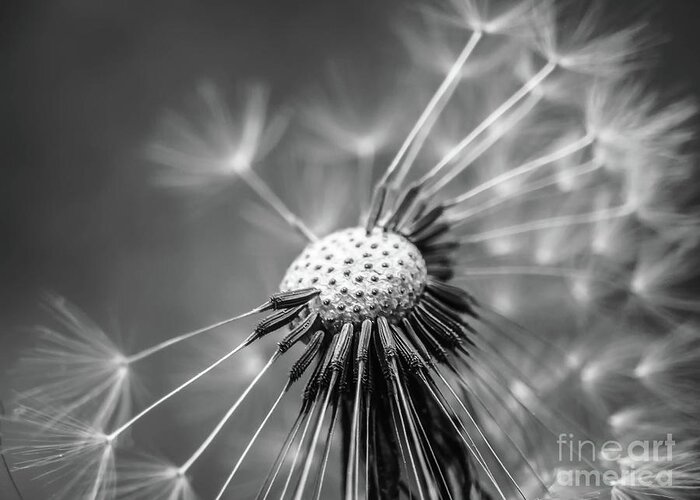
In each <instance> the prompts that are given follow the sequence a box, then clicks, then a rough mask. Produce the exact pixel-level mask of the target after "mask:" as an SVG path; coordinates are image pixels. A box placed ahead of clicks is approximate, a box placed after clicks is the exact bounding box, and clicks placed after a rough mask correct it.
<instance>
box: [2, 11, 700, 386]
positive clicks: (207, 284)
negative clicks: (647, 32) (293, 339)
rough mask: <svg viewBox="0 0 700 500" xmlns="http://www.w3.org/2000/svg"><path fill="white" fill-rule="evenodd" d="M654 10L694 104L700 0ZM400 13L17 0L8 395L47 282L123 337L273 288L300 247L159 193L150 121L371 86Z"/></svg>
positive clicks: (7, 79) (206, 318)
mask: <svg viewBox="0 0 700 500" xmlns="http://www.w3.org/2000/svg"><path fill="white" fill-rule="evenodd" d="M610 1H612V0H610ZM615 3H616V4H629V6H630V7H632V6H634V5H638V2H636V1H635V0H628V1H626V2H615ZM649 3H650V5H652V6H654V7H655V8H656V9H657V14H656V15H654V16H653V18H652V19H653V21H654V23H656V28H657V29H658V30H659V31H661V32H665V33H667V34H668V35H669V37H670V39H669V43H667V44H666V45H665V46H663V47H662V48H661V49H660V56H661V57H660V61H659V69H658V71H657V73H656V76H655V78H658V79H659V80H661V81H663V82H664V85H666V86H668V85H671V86H672V87H673V86H676V85H677V86H680V87H686V88H687V87H690V88H691V90H692V91H694V92H695V93H696V94H699V93H700V92H699V89H700V66H699V65H698V64H697V54H698V50H699V49H700V30H698V26H697V25H698V20H699V19H700V4H699V3H698V2H697V0H673V1H669V0H664V1H662V0H658V1H656V2H649ZM402 8H403V6H402V2H401V1H400V0H381V1H364V2H348V1H342V0H297V1H294V2H290V1H265V0H237V1H235V2H232V1H215V2H214V1H207V2H202V1H194V0H168V1H162V0H161V1H151V2H143V1H121V2H116V1H112V2H108V1H88V0H56V1H52V2H41V1H37V2H29V1H24V2H15V3H9V4H8V3H5V4H4V6H3V7H2V15H1V20H0V29H1V33H2V35H1V37H2V38H1V39H0V40H1V41H0V56H1V57H2V66H1V67H2V71H3V78H0V96H1V97H0V116H2V118H1V119H0V123H2V125H1V126H2V129H1V131H0V141H2V144H3V148H2V150H3V152H4V155H3V163H2V166H1V167H0V228H1V229H2V235H3V236H2V244H1V245H0V396H2V397H3V398H4V397H6V396H7V395H8V392H9V390H8V387H7V384H6V383H5V376H4V374H3V372H4V371H5V370H6V369H7V368H8V367H9V366H10V365H11V363H12V360H13V359H14V358H15V357H16V356H17V350H18V348H19V347H21V346H22V345H23V344H24V343H25V342H26V333H25V331H24V330H23V329H22V326H24V325H28V324H32V323H34V322H36V321H40V320H41V318H42V316H41V313H40V311H39V310H38V308H37V306H36V304H37V301H38V298H39V296H40V293H41V291H42V290H45V289H50V290H54V291H56V292H58V293H61V294H63V295H65V296H67V297H69V298H70V299H71V300H72V301H73V302H75V303H76V304H79V305H80V307H82V308H83V309H84V310H86V311H87V312H89V314H90V315H91V316H92V317H93V318H94V319H96V320H97V321H98V322H99V323H100V324H101V325H103V326H104V327H105V328H106V329H108V330H110V331H118V332H122V333H123V334H124V335H125V336H126V337H127V338H128V337H130V336H131V337H139V336H144V335H146V336H148V335H150V334H151V333H152V334H153V337H154V338H162V337H164V336H166V335H167V333H168V332H181V331H185V330H187V329H190V328H194V327H197V326H200V325H203V324H206V323H208V322H210V321H214V320H217V319H220V318H222V317H223V316H225V315H226V314H227V313H228V312H230V313H235V312H240V311H242V310H244V309H245V307H247V306H251V305H253V304H256V303H258V302H259V301H260V297H262V296H264V294H265V293H266V292H269V291H271V288H272V287H274V286H275V283H276V280H277V279H278V278H279V277H281V274H282V273H283V271H284V268H285V267H286V264H287V262H288V261H289V260H291V259H292V257H293V256H294V254H295V252H296V251H297V249H298V247H297V249H295V248H294V246H290V247H289V251H288V252H289V255H288V257H289V258H288V259H287V260H285V259H280V258H278V257H276V258H275V259H273V260H271V259H265V255H266V249H265V248H264V245H261V244H260V242H261V241H269V240H260V239H258V238H256V237H255V231H256V228H254V227H252V226H251V223H250V222H249V221H247V220H246V219H245V218H244V217H241V216H240V214H239V213H237V209H236V204H235V203H231V204H228V205H224V206H225V207H226V208H224V209H217V208H216V207H215V208H214V209H212V210H204V211H198V210H193V209H192V206H191V205H189V204H187V203H183V201H182V199H180V198H178V197H174V196H172V195H170V194H168V193H167V192H164V191H161V190H158V189H155V188H154V186H153V185H152V182H151V179H152V177H153V170H152V169H151V168H150V165H149V164H148V162H147V161H145V160H144V150H145V147H146V145H147V144H148V142H149V140H150V138H151V136H152V132H153V130H154V128H155V126H156V123H157V121H158V119H159V118H160V117H161V115H162V112H163V110H164V109H167V108H172V109H181V108H182V103H183V102H185V101H187V99H188V98H189V97H190V96H191V95H192V92H193V90H194V88H195V87H196V85H197V83H198V82H199V81H201V80H202V79H203V78H208V79H210V80H212V81H214V82H216V83H217V84H218V85H219V86H220V87H221V88H223V89H225V90H226V89H228V88H233V87H234V86H235V85H236V84H237V83H240V82H246V81H250V80H262V81H265V82H267V83H268V84H269V85H270V87H271V89H272V100H273V103H275V104H279V103H285V102H293V101H295V100H296V99H298V98H299V96H300V95H302V94H303V92H304V91H305V89H307V88H309V87H310V86H313V85H317V84H319V83H320V82H322V81H323V79H324V78H325V74H326V71H327V68H328V65H329V64H331V63H334V64H337V65H341V66H342V67H343V68H344V69H345V70H346V71H350V72H356V73H357V74H358V75H359V77H360V79H363V78H364V79H371V78H377V79H379V78H382V76H381V75H387V74H391V72H392V70H393V69H394V68H398V67H400V66H403V65H405V63H406V60H405V55H404V52H403V51H402V49H401V47H400V43H399V41H398V40H397V38H396V36H395V34H394V33H393V31H392V27H393V26H392V25H393V21H394V18H395V16H396V13H397V12H398V11H399V10H400V9H402ZM623 8H624V5H623ZM389 90H390V89H389ZM241 191H243V188H242V187H240V186H239V187H237V188H234V189H233V190H232V191H230V193H228V194H227V196H231V197H237V196H243V195H244V194H243V193H242V192H241ZM276 255H278V254H276ZM241 283H245V284H246V286H245V287H241V286H240V284H241ZM242 290H243V291H242ZM149 332H150V333H149ZM132 343H134V344H137V345H141V346H143V345H148V344H149V341H148V340H143V339H139V338H136V339H135V340H132ZM176 369H178V370H180V369H182V366H178V367H177V368H176Z"/></svg>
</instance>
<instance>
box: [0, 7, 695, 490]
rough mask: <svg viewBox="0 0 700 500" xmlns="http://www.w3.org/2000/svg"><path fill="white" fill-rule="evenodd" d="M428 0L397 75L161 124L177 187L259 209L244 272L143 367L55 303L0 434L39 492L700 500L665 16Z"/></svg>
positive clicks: (20, 483)
mask: <svg viewBox="0 0 700 500" xmlns="http://www.w3.org/2000/svg"><path fill="white" fill-rule="evenodd" d="M417 7H418V9H416V10H415V11H413V12H412V15H413V17H411V18H409V19H406V20H405V21H403V24H402V25H401V26H400V29H399V32H400V36H401V38H402V40H403V41H404V42H405V46H406V48H407V50H408V52H409V54H410V60H411V67H410V69H408V70H406V71H399V70H398V69H397V70H395V71H392V72H391V73H393V75H392V78H391V79H389V80H385V79H382V78H380V77H379V76H378V77H377V78H376V80H372V82H371V84H370V83H367V82H366V81H363V79H361V78H357V77H356V76H353V74H352V72H351V71H350V72H346V71H345V70H344V68H343V69H342V70H341V69H339V67H336V66H334V68H333V71H332V72H331V78H330V83H329V84H328V85H326V86H321V85H319V86H318V87H317V88H315V89H313V90H311V91H308V92H306V93H304V94H303V95H301V96H300V97H299V98H298V99H297V100H296V101H295V102H285V103H278V102H276V101H275V100H274V89H268V88H267V87H265V86H263V85H249V84H248V85H243V83H242V84H241V87H240V88H241V89H242V90H241V91H240V92H238V93H237V94H236V93H235V92H229V90H230V89H226V88H221V89H217V88H216V87H215V85H214V84H213V83H211V82H207V83H205V84H202V85H201V86H200V87H199V89H198V90H197V92H195V94H196V95H195V98H194V99H193V101H192V103H191V104H192V105H193V106H192V107H193V109H192V110H191V112H188V111H186V110H183V111H182V112H178V113H170V114H168V115H167V116H166V117H164V119H163V120H162V122H161V124H160V126H159V128H158V130H157V131H156V134H155V138H154V140H153V141H152V143H151V144H150V146H149V148H148V154H149V157H150V159H152V160H154V161H155V163H156V164H157V167H156V168H155V169H154V176H153V177H154V179H155V182H154V185H156V186H157V187H159V188H165V189H168V190H171V191H172V192H174V193H176V194H177V195H186V196H187V198H188V199H189V200H195V201H196V202H197V203H198V204H199V205H200V208H201V207H203V208H201V209H200V210H198V211H197V214H196V217H202V218H206V217H211V216H212V214H214V213H222V214H223V215H224V216H225V217H230V218H233V217H237V218H242V219H244V220H245V221H246V222H247V224H246V226H245V227H246V232H245V233H244V234H240V232H239V234H238V235H237V240H236V241H235V244H236V245H235V248H230V249H226V250H224V251H226V252H228V251H230V252H231V253H232V255H233V254H235V255H236V256H237V258H239V259H238V260H237V261H236V262H238V263H239V264H240V263H241V262H242V264H241V265H242V266H243V267H245V269H246V271H247V274H244V275H245V276H248V278H246V279H239V280H237V281H236V282H235V283H233V284H232V285H231V287H230V289H229V290H222V291H221V294H222V296H225V297H231V298H232V300H231V301H230V304H231V305H230V308H229V311H228V312H227V313H225V312H222V313H221V316H225V315H227V314H228V316H230V317H228V318H226V319H223V320H222V319H216V320H211V321H207V320H204V321H202V324H207V323H210V324H209V326H203V327H201V328H197V329H193V330H191V331H185V330H187V329H186V328H183V331H185V332H184V333H178V334H176V335H175V336H172V337H168V338H160V336H159V335H157V334H151V335H141V336H140V337H139V339H138V343H139V344H140V348H138V349H132V350H121V349H119V348H118V347H117V345H116V340H115V339H114V338H113V337H110V333H109V332H107V333H106V332H105V331H104V330H103V329H102V328H101V327H100V326H98V325H97V324H95V323H94V322H93V321H92V320H90V319H88V318H87V317H85V316H84V315H83V313H81V312H79V311H78V309H77V308H76V307H75V306H72V305H69V303H68V302H67V301H66V300H64V299H61V298H58V297H55V296H51V297H50V298H49V300H48V302H49V304H50V305H51V308H52V310H53V311H54V312H55V321H56V322H57V324H56V325H55V326H45V327H40V328H37V329H36V331H35V332H34V333H35V334H36V335H35V336H34V337H32V339H33V346H32V347H31V348H30V349H28V350H27V351H26V352H25V353H24V354H23V355H22V356H21V358H20V359H19V360H18V361H17V364H16V366H15V368H14V371H13V373H14V380H13V388H14V389H15V392H16V394H15V397H14V400H13V401H11V402H10V404H8V405H7V407H8V408H7V414H6V416H5V417H4V418H3V420H2V426H3V429H2V430H3V443H2V444H3V447H4V448H3V455H4V456H5V457H6V460H7V462H8V464H9V467H10V470H11V471H12V472H11V474H12V477H13V479H14V482H15V484H16V492H17V494H18V495H21V491H22V490H23V488H24V487H25V485H26V484H31V485H36V484H37V483H39V482H42V481H46V484H47V485H48V486H46V487H45V489H43V490H41V491H45V492H48V491H50V492H51V493H52V494H54V493H55V494H57V495H58V496H59V497H60V498H68V499H74V498H86V499H87V498H89V499H111V498H136V499H163V500H166V499H167V500H177V499H193V498H200V497H201V498H217V499H219V498H235V499H242V498H259V499H261V498H268V497H279V498H295V499H305V498H317V499H318V498H341V497H342V498H346V499H354V498H365V499H392V498H429V499H433V498H453V499H457V498H470V499H473V500H477V499H481V498H483V499H494V500H495V499H502V500H506V499H508V500H510V499H517V498H521V499H528V500H529V499H540V498H551V499H576V498H608V499H612V500H647V499H653V498H659V497H663V498H673V499H680V500H692V499H695V498H698V497H700V470H698V458H699V454H700V444H699V443H700V425H699V424H698V420H699V418H700V403H699V402H698V401H700V394H699V389H698V384H699V383H700V368H698V367H699V366H700V332H699V331H698V326H697V325H698V317H697V313H698V312H699V311H700V302H699V300H700V298H699V297H698V293H697V291H696V290H695V289H694V285H695V286H697V279H698V273H697V270H696V269H697V266H698V261H697V250H698V246H699V244H700V241H698V239H699V236H700V215H699V213H698V210H697V206H696V205H697V203H696V200H695V198H697V181H698V178H697V174H696V172H695V169H696V162H697V159H696V158H695V157H694V156H693V155H692V154H691V152H690V151H691V142H692V141H693V140H694V137H695V131H694V130H693V128H692V120H693V119H694V118H695V116H696V111H697V110H696V105H695V102H694V100H692V99H690V98H686V97H681V98H679V99H675V100H674V99H672V98H670V97H669V94H667V92H666V91H665V90H664V89H660V88H652V87H651V85H650V84H647V83H646V82H645V76H646V75H647V72H646V69H647V67H648V66H649V62H648V61H649V51H650V49H651V48H652V47H653V46H654V44H655V40H654V38H653V37H652V36H650V35H649V30H650V29H649V28H648V27H646V26H644V24H643V23H636V24H627V25H624V26H614V27H606V26H604V23H603V21H605V16H604V13H603V12H602V11H600V10H597V9H595V8H591V7H590V6H589V8H586V9H584V8H581V5H580V4H579V3H574V2H570V3H566V2H555V1H544V0H543V1H539V0H532V1H530V0H522V1H515V0H514V1H512V2H511V1H503V2H498V1H496V2H494V1H488V0H483V1H482V0H453V1H451V2H449V5H440V6H437V7H436V6H435V5H432V4H430V5H420V4H419V5H417ZM319 89H321V90H319ZM234 90H235V89H234ZM183 107H184V106H183ZM214 201H215V203H214ZM193 237H196V236H193ZM295 256H296V257H295ZM234 260H235V259H234ZM198 265H202V266H205V264H201V263H199V264H198ZM285 270H286V271H285ZM191 272H195V273H196V272H197V269H194V270H193V271H191ZM217 272H219V273H224V274H225V273H227V272H228V270H227V269H220V270H218V271H217ZM251 306H257V307H252V308H251ZM260 314H264V315H265V316H264V317H258V318H257V323H253V322H252V321H251V319H252V317H253V316H256V315H260ZM151 342H152V343H151ZM136 388H138V390H136ZM135 394H137V395H138V397H136V396H135ZM163 457H167V459H166V458H163ZM33 491H40V490H37V489H36V488H34V489H33ZM8 494H9V493H8Z"/></svg>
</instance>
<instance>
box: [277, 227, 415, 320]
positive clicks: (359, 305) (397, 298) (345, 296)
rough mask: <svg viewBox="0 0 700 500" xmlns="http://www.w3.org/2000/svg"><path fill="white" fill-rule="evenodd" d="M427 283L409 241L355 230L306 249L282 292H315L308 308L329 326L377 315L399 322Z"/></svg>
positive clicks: (375, 231)
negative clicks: (316, 294)
mask: <svg viewBox="0 0 700 500" xmlns="http://www.w3.org/2000/svg"><path fill="white" fill-rule="evenodd" d="M426 280H427V268H426V264H425V261H424V260H423V257H422V255H421V253H420V251H419V250H418V249H417V248H416V246H415V245H413V243H411V242H410V241H408V240H407V239H406V238H405V237H403V236H400V235H398V234H395V233H391V232H385V231H383V230H381V229H375V230H374V231H373V232H372V233H371V234H369V235H367V233H366V231H365V229H364V228H360V227H357V228H350V229H344V230H341V231H337V232H335V233H332V234H330V235H328V236H326V237H325V238H323V239H321V240H319V241H316V242H314V243H311V244H310V245H309V246H307V247H306V249H304V251H302V253H301V254H300V255H299V257H297V259H296V260H294V262H292V264H291V265H290V267H289V269H288V270H287V274H286V275H285V277H284V279H283V280H282V284H281V286H280V288H281V290H282V291H287V290H293V289H295V288H305V287H315V288H317V289H319V290H320V291H321V292H320V293H319V295H318V297H317V298H316V299H314V301H313V302H312V304H311V305H310V309H311V310H312V311H313V312H318V313H319V315H320V316H321V318H322V319H323V320H324V321H325V322H327V323H335V322H339V323H342V322H348V321H349V322H352V323H361V322H362V321H363V320H365V319H374V318H377V317H378V316H380V315H383V316H386V317H387V318H390V319H391V320H392V321H398V320H400V319H401V318H402V317H403V316H405V315H406V314H407V313H408V312H409V311H410V310H411V308H412V307H413V306H414V305H415V303H416V301H417V300H418V298H419V297H420V295H421V293H422V292H423V288H424V287H425V284H426Z"/></svg>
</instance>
